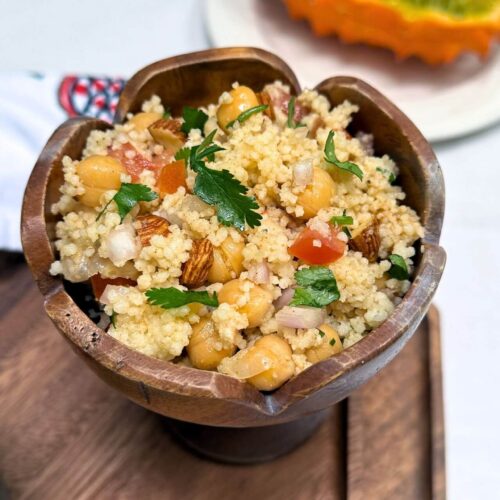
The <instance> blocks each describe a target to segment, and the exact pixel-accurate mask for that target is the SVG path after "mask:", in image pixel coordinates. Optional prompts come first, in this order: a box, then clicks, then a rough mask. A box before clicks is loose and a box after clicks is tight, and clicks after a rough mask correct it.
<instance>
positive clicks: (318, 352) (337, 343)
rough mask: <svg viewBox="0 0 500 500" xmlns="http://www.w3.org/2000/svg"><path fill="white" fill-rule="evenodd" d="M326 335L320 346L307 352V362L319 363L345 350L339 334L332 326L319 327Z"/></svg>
mask: <svg viewBox="0 0 500 500" xmlns="http://www.w3.org/2000/svg"><path fill="white" fill-rule="evenodd" d="M318 329H319V331H320V332H323V333H324V334H325V335H324V337H323V338H322V342H321V344H320V345H318V346H315V347H311V348H310V349H308V350H307V351H306V357H307V360H308V361H309V362H311V363H318V362H319V361H323V360H324V359H327V358H329V357H330V356H333V355H334V354H338V353H339V352H342V350H343V349H344V348H343V346H342V341H341V340H340V337H339V334H338V333H337V332H336V330H335V329H334V328H332V327H331V326H330V325H327V324H323V325H321V326H319V327H318Z"/></svg>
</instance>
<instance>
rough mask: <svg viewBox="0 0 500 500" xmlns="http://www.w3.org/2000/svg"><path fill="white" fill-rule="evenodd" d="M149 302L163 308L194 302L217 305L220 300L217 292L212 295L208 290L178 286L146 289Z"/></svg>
mask: <svg viewBox="0 0 500 500" xmlns="http://www.w3.org/2000/svg"><path fill="white" fill-rule="evenodd" d="M146 297H147V298H148V302H149V303H150V304H153V305H155V306H160V307H163V309H172V308H174V307H181V306H185V305H186V304H191V303H193V302H198V303H199V304H205V305H206V306H211V307H217V306H218V305H219V300H218V299H217V294H215V293H213V294H212V295H210V294H209V293H208V292H196V291H192V290H188V291H182V290H179V289H178V288H174V287H169V288H150V289H149V290H147V291H146Z"/></svg>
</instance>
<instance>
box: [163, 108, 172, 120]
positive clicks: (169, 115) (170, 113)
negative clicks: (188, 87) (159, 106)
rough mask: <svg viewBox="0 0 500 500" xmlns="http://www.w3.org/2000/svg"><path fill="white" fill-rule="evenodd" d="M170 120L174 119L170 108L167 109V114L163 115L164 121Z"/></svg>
mask: <svg viewBox="0 0 500 500" xmlns="http://www.w3.org/2000/svg"><path fill="white" fill-rule="evenodd" d="M169 118H172V112H171V111H170V108H165V112H164V113H163V119H164V120H168V119H169Z"/></svg>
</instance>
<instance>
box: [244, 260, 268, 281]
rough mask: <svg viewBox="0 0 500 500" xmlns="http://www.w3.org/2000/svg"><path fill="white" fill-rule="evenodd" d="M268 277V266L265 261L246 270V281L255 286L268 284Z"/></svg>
mask: <svg viewBox="0 0 500 500" xmlns="http://www.w3.org/2000/svg"><path fill="white" fill-rule="evenodd" d="M269 277H270V274H269V266H268V265H267V262H265V261H264V262H260V263H259V264H255V265H253V266H251V267H250V269H249V270H248V279H249V280H250V281H253V282H254V283H257V285H263V284H266V283H269Z"/></svg>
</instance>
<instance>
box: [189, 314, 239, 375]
mask: <svg viewBox="0 0 500 500" xmlns="http://www.w3.org/2000/svg"><path fill="white" fill-rule="evenodd" d="M217 342H218V338H217V332H216V330H215V325H214V323H213V321H212V320H211V319H210V318H207V317H204V318H202V319H201V320H200V322H199V323H197V324H196V325H194V326H193V332H192V334H191V338H190V339H189V344H188V346H187V353H188V357H189V360H190V361H191V364H192V365H193V366H194V367H195V368H200V369H201V370H215V369H216V368H217V366H219V363H220V362H221V361H222V360H223V359H224V358H227V357H228V356H232V355H233V354H234V351H235V350H236V346H231V347H229V348H224V349H220V350H217V349H216V348H215V346H216V344H217Z"/></svg>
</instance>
